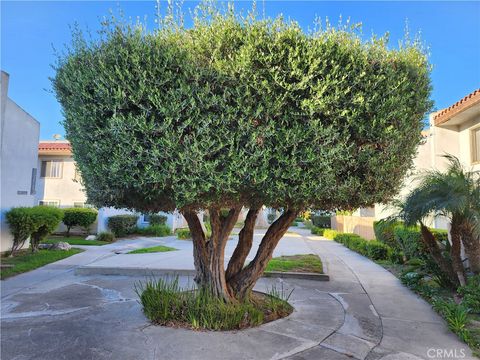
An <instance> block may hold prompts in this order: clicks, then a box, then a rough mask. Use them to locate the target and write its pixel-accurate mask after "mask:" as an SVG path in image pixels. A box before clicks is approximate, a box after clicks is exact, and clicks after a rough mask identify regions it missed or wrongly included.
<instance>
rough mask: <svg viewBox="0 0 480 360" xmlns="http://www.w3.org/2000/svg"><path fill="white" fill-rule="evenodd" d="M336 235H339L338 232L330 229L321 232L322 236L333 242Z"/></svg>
mask: <svg viewBox="0 0 480 360" xmlns="http://www.w3.org/2000/svg"><path fill="white" fill-rule="evenodd" d="M337 234H339V232H338V231H336V230H331V229H325V231H324V232H323V236H324V237H326V238H327V239H330V240H333V239H334V238H335V236H336V235H337Z"/></svg>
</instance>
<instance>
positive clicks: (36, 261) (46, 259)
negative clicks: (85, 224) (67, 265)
mask: <svg viewBox="0 0 480 360" xmlns="http://www.w3.org/2000/svg"><path fill="white" fill-rule="evenodd" d="M82 251H83V250H81V249H70V250H39V251H38V252H36V253H32V252H31V251H30V249H26V250H22V252H20V253H19V254H18V255H17V256H15V257H12V258H9V257H2V258H1V262H2V266H3V265H7V266H8V265H13V266H12V267H5V268H1V272H0V278H1V279H2V280H3V279H6V278H8V277H10V276H13V275H17V274H21V273H24V272H27V271H30V270H34V269H36V268H39V267H41V266H44V265H47V264H50V263H53V262H55V261H58V260H62V259H65V258H67V257H69V256H72V255H75V254H78V253H80V252H82Z"/></svg>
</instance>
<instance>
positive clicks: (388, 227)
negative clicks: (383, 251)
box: [373, 220, 402, 250]
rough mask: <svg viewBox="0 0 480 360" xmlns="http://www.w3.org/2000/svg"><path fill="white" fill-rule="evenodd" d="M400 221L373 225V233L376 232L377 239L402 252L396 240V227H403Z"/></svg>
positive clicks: (379, 222)
mask: <svg viewBox="0 0 480 360" xmlns="http://www.w3.org/2000/svg"><path fill="white" fill-rule="evenodd" d="M401 224H402V223H401V222H398V221H388V220H380V221H375V222H374V223H373V231H374V232H375V238H376V239H377V240H378V241H381V242H382V243H384V244H387V245H388V246H390V247H391V248H393V249H397V250H402V248H401V247H400V246H399V244H398V242H397V241H396V240H395V234H394V229H395V227H396V226H398V225H401Z"/></svg>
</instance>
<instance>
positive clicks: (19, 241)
mask: <svg viewBox="0 0 480 360" xmlns="http://www.w3.org/2000/svg"><path fill="white" fill-rule="evenodd" d="M5 216H6V219H7V223H8V226H9V228H10V232H11V233H12V235H13V244H12V250H11V255H12V256H13V255H15V253H16V252H17V250H19V249H21V248H22V247H23V245H25V242H26V241H27V239H28V237H29V236H30V234H32V233H33V232H34V231H35V230H36V229H37V228H38V227H39V224H38V223H37V220H36V219H35V218H34V217H33V216H32V213H31V208H28V207H17V208H13V209H10V210H9V211H7V213H6V214H5Z"/></svg>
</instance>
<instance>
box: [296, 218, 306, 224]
mask: <svg viewBox="0 0 480 360" xmlns="http://www.w3.org/2000/svg"><path fill="white" fill-rule="evenodd" d="M303 220H304V219H303V218H302V217H297V218H296V219H295V222H296V223H301V222H303Z"/></svg>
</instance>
